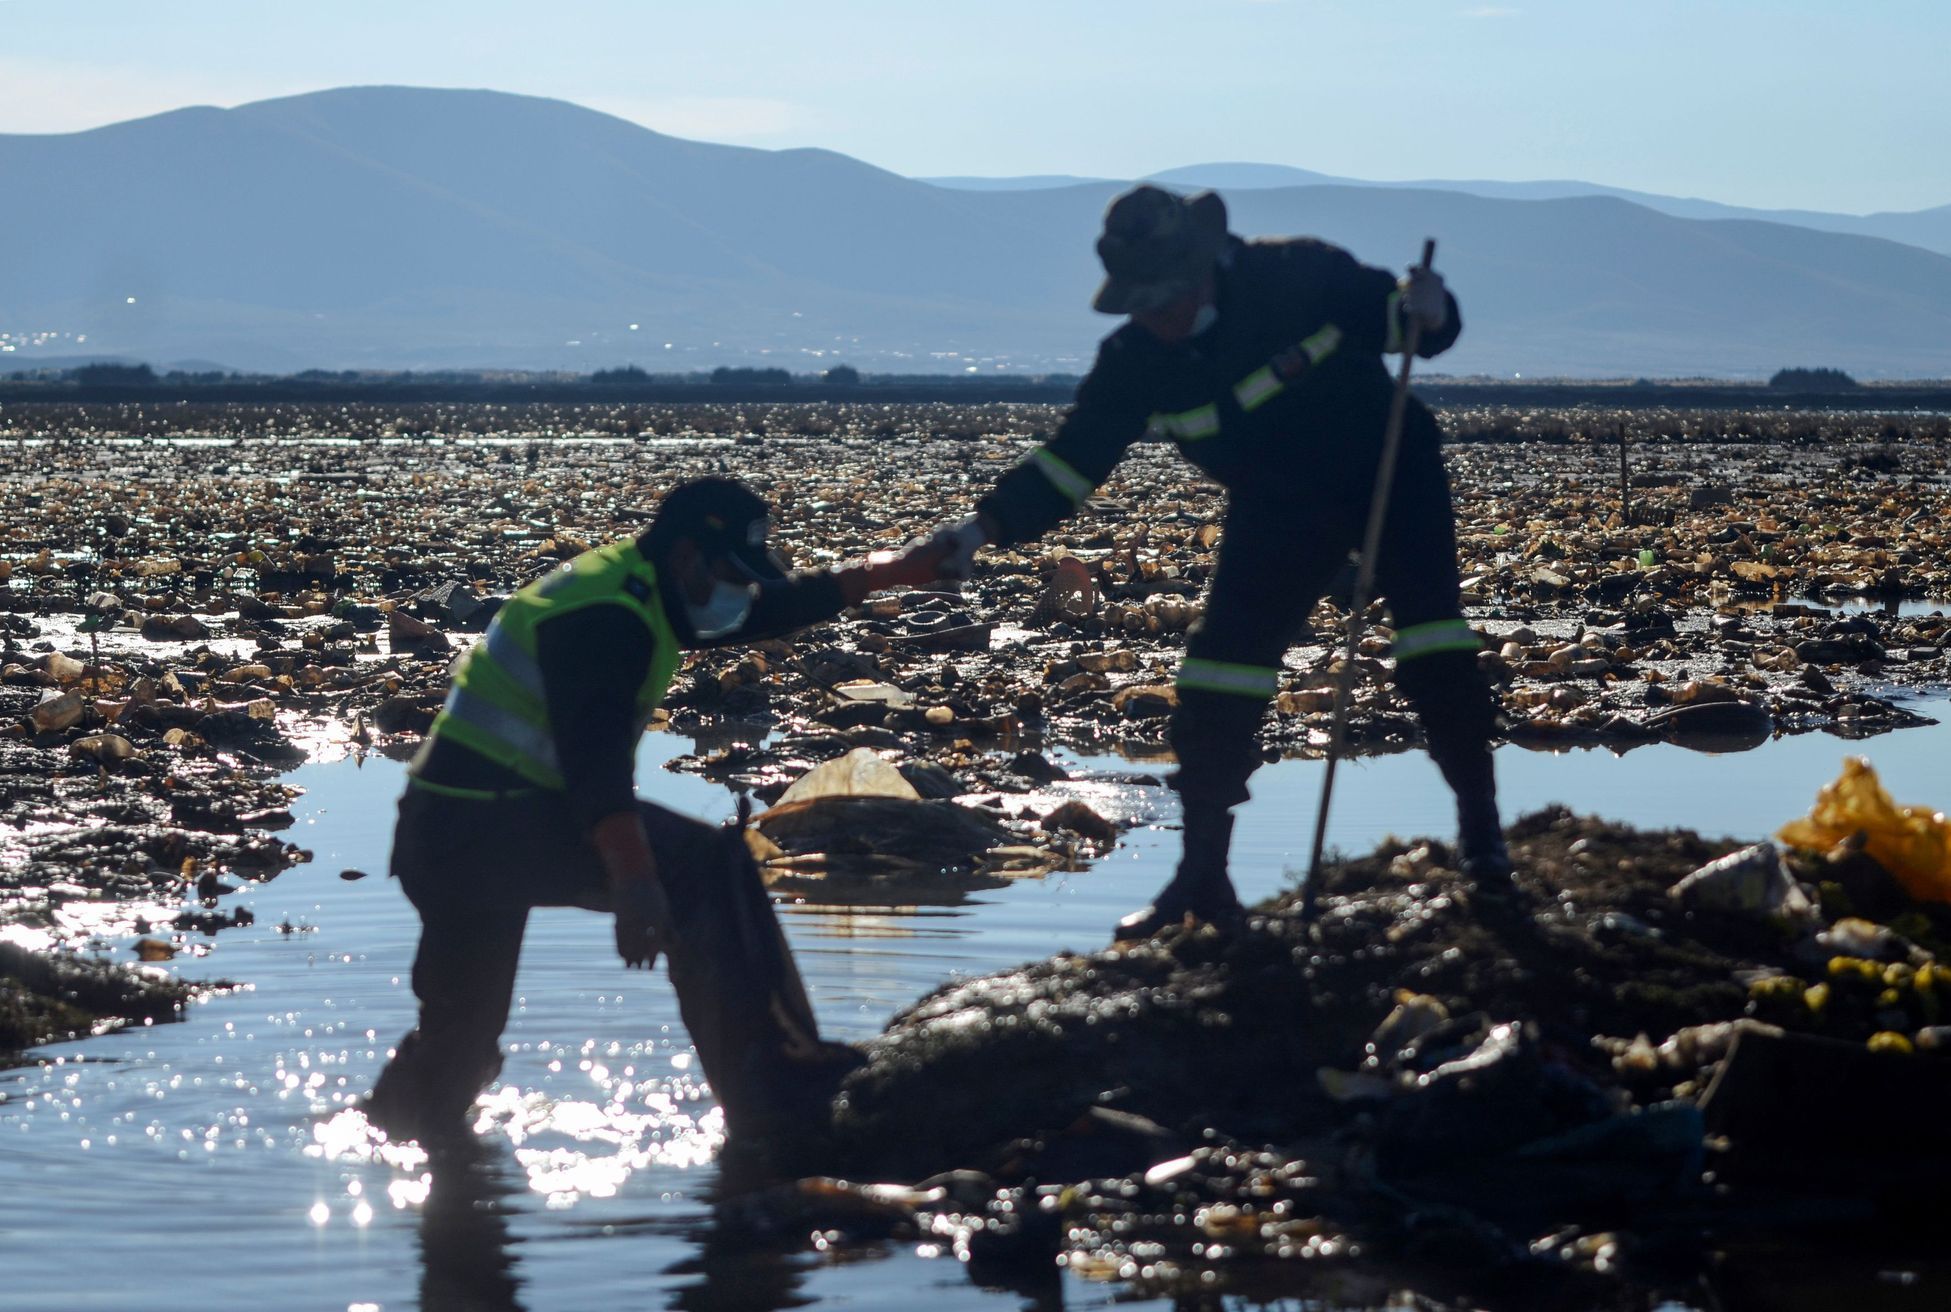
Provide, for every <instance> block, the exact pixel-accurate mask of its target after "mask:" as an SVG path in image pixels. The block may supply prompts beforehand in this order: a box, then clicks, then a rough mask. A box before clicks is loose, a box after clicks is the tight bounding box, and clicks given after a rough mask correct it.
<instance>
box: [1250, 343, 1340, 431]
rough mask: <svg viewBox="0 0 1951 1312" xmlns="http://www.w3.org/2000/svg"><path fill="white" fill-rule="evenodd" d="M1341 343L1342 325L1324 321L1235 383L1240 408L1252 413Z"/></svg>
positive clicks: (1331, 353)
mask: <svg viewBox="0 0 1951 1312" xmlns="http://www.w3.org/2000/svg"><path fill="white" fill-rule="evenodd" d="M1340 345H1341V329H1340V328H1338V327H1337V326H1335V325H1334V324H1325V325H1323V326H1322V327H1321V328H1320V329H1318V330H1317V331H1315V332H1313V333H1311V334H1309V335H1308V336H1306V337H1304V338H1302V339H1301V340H1300V341H1298V342H1296V343H1295V344H1294V345H1292V346H1290V347H1288V348H1287V349H1286V350H1284V351H1282V352H1281V353H1280V354H1279V355H1276V356H1275V357H1274V358H1273V359H1271V360H1269V361H1267V363H1265V364H1263V365H1261V366H1260V367H1259V368H1258V369H1255V370H1254V371H1253V372H1252V373H1250V374H1248V375H1247V376H1246V377H1245V378H1242V379H1241V380H1240V381H1239V382H1238V383H1236V384H1234V387H1233V399H1234V400H1235V401H1238V402H1239V403H1240V409H1242V410H1244V411H1246V412H1248V413H1249V414H1251V413H1252V412H1253V411H1255V410H1258V409H1259V408H1260V407H1261V406H1263V405H1265V404H1267V402H1269V401H1271V400H1273V399H1274V398H1275V397H1276V396H1279V395H1280V394H1281V393H1282V392H1284V391H1286V390H1287V384H1289V383H1291V382H1293V381H1294V380H1295V379H1296V378H1299V377H1300V376H1301V375H1302V374H1304V373H1306V372H1307V371H1308V370H1310V369H1312V368H1314V367H1315V366H1316V365H1318V364H1320V363H1321V362H1322V361H1323V360H1325V359H1327V358H1328V357H1329V356H1331V355H1333V354H1334V353H1335V351H1336V349H1337V348H1338V347H1340Z"/></svg>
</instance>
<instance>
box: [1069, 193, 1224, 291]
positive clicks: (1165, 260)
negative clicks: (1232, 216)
mask: <svg viewBox="0 0 1951 1312" xmlns="http://www.w3.org/2000/svg"><path fill="white" fill-rule="evenodd" d="M1225 246H1226V203H1225V202H1224V201H1222V200H1221V199H1220V198H1219V196H1218V194H1217V193H1215V192H1210V191H1202V192H1200V193H1199V194H1198V195H1196V196H1180V195H1178V194H1176V193H1174V192H1170V191H1167V190H1165V189H1164V188H1163V187H1154V186H1151V185H1150V184H1146V185H1144V186H1139V187H1133V188H1132V189H1131V190H1130V191H1127V192H1126V193H1125V194H1124V195H1122V196H1120V197H1118V198H1117V199H1116V200H1114V201H1112V202H1111V208H1110V209H1108V210H1106V211H1105V212H1104V235H1103V236H1101V237H1099V238H1098V239H1097V256H1098V258H1099V259H1100V260H1102V261H1104V272H1105V273H1106V274H1107V275H1108V276H1107V277H1106V278H1105V280H1104V285H1103V286H1102V287H1100V288H1098V289H1097V296H1096V298H1095V299H1093V300H1092V301H1091V308H1092V309H1095V310H1102V311H1103V312H1104V313H1106V314H1136V313H1138V312H1140V311H1143V310H1155V309H1157V308H1158V307H1159V306H1161V305H1169V304H1171V303H1172V302H1173V301H1175V300H1177V299H1178V298H1179V297H1181V296H1183V295H1185V294H1186V293H1187V292H1189V291H1191V290H1192V289H1193V288H1195V287H1197V286H1198V285H1199V280H1200V279H1201V278H1204V277H1205V276H1206V274H1207V273H1208V272H1209V271H1210V270H1211V269H1212V267H1213V262H1214V261H1215V260H1217V259H1218V258H1219V253H1220V251H1221V250H1223V249H1224V248H1225Z"/></svg>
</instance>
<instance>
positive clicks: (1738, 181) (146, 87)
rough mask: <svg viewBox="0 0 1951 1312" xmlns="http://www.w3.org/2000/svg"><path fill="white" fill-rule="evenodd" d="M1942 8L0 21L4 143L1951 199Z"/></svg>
mask: <svg viewBox="0 0 1951 1312" xmlns="http://www.w3.org/2000/svg"><path fill="white" fill-rule="evenodd" d="M1946 50H1951V4H1945V3H1943V0H1854V2H1850V3H1845V2H1844V0H1833V2H1832V3H1810V2H1807V0H1753V2H1750V3H1725V2H1717V0H1631V2H1630V3H1628V2H1627V0H1609V2H1604V3H1602V2H1601V0H1559V2H1557V3H1544V2H1541V0H1515V2H1514V3H1510V4H1477V3H1471V2H1470V0H1461V2H1459V0H1448V2H1442V0H1393V2H1392V3H1388V4H1381V3H1375V2H1374V0H1342V2H1339V3H1330V2H1329V0H1033V2H1026V0H981V3H964V4H947V3H942V2H941V0H830V2H829V3H825V4H815V3H810V2H808V0H712V2H711V3H704V2H702V0H700V2H698V3H690V4H668V3H660V2H658V0H550V2H549V3H540V4H538V3H533V2H531V3H506V2H504V0H408V2H407V3H401V0H380V2H375V0H332V3H330V4H325V3H317V2H316V0H167V2H158V0H0V132H17V133H45V132H71V131H78V130H82V129H86V128H89V127H96V126H100V125H101V124H104V123H110V122H116V121H120V120H123V119H128V118H135V117H140V116H142V115H146V114H152V113H158V112H161V111H163V110H167V109H173V108H177V107H180V106H183V105H191V104H214V105H225V106H228V105H236V104H242V103H245V102H247V101H251V100H258V99H263V98H266V97H271V96H279V95H289V94H295V93H299V92H304V91H315V90H320V89H323V88H326V87H333V86H346V85H357V84H375V83H396V84H407V85H415V86H447V87H485V88H491V89H495V90H501V91H517V92H524V93H528V94H534V95H545V96H555V97H559V98H561V99H565V100H571V101H575V102H577V103H580V104H584V105H588V106H590V107H592V108H596V109H601V110H605V111H608V112H610V113H613V114H617V115H620V116H622V117H625V118H628V119H631V120H634V121H635V122H638V123H641V124H643V125H644V126H646V127H650V128H654V129H656V130H658V131H661V132H667V133H671V134H674V135H677V136H685V137H693V138H697V139H701V140H708V141H722V142H731V143H735V144H740V145H749V146H759V147H768V148H778V147H788V146H822V147H826V148H828V149H832V150H838V151H842V152H844V153H846V154H849V155H853V156H856V157H858V158H860V159H864V160H867V161H868V162H870V163H873V164H877V165H880V166H881V167H883V168H888V169H892V170H894V171H896V172H899V173H906V174H911V175H921V176H928V175H944V174H981V175H1016V174H1034V173H1072V174H1084V175H1091V176H1100V177H1115V178H1128V177H1137V176H1141V175H1143V174H1146V173H1150V172H1154V171H1157V170H1160V169H1165V168H1170V167H1174V166H1177V165H1182V164H1195V163H1212V162H1221V161H1253V162H1259V163H1273V164H1291V165H1296V166H1299V167H1302V168H1308V169H1314V170H1317V171H1320V172H1324V173H1331V174H1336V175H1340V176H1346V177H1355V178H1372V179H1405V178H1451V179H1483V178H1496V179H1509V180H1530V179H1548V178H1549V179H1571V178H1576V179H1580V180H1584V181H1589V182H1600V183H1605V184H1609V185H1612V186H1620V187H1632V188H1637V189H1640V190H1644V191H1651V192H1658V193H1662V194H1667V195H1682V196H1699V197H1704V198H1707V199H1712V200H1719V201H1725V202H1728V203H1731V204H1737V205H1752V206H1758V207H1762V208H1802V209H1820V210H1835V211H1845V212H1850V213H1866V212H1870V211H1875V210H1910V209H1921V208H1925V207H1929V206H1936V205H1944V204H1951V149H1946V147H1945V142H1946V141H1947V140H1951V77H1947V76H1946V75H1945V51H1946Z"/></svg>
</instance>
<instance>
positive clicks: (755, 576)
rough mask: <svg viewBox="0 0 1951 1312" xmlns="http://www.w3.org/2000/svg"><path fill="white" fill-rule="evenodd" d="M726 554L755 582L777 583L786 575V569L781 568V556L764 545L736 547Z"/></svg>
mask: <svg viewBox="0 0 1951 1312" xmlns="http://www.w3.org/2000/svg"><path fill="white" fill-rule="evenodd" d="M725 554H726V558H727V559H729V560H730V561H731V562H732V563H733V564H734V565H736V566H737V567H738V569H739V572H740V573H742V574H745V575H747V576H748V577H750V578H751V580H752V581H753V582H754V583H776V582H778V581H779V580H780V579H783V578H785V577H786V571H785V570H783V569H781V568H780V565H779V558H778V557H777V556H775V555H773V554H772V552H771V551H769V550H768V549H767V548H765V547H763V546H751V547H734V548H733V549H732V550H730V551H728V552H726V553H725Z"/></svg>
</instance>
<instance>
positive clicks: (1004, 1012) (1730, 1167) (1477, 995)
mask: <svg viewBox="0 0 1951 1312" xmlns="http://www.w3.org/2000/svg"><path fill="white" fill-rule="evenodd" d="M1510 837H1511V841H1512V848H1513V853H1514V856H1515V858H1516V863H1517V869H1518V875H1517V880H1516V889H1515V890H1514V891H1502V892H1500V891H1498V890H1495V889H1479V888H1474V887H1472V886H1471V885H1470V883H1469V882H1468V881H1467V880H1465V879H1463V878H1462V877H1461V876H1459V875H1458V874H1457V873H1456V872H1455V870H1454V868H1453V866H1454V859H1453V855H1452V854H1451V853H1450V852H1449V851H1448V850H1447V849H1446V848H1445V847H1444V846H1443V845H1441V844H1438V843H1433V842H1424V843H1417V844H1414V845H1409V844H1404V843H1401V842H1391V843H1388V844H1385V845H1384V846H1383V847H1382V848H1380V849H1378V850H1377V851H1376V852H1375V853H1373V854H1372V855H1370V856H1368V857H1366V858H1363V859H1361V860H1357V861H1351V862H1347V863H1345V864H1341V865H1338V866H1334V867H1331V868H1330V870H1329V871H1328V872H1327V882H1326V885H1325V888H1324V892H1323V897H1322V902H1321V910H1320V914H1319V918H1318V921H1317V922H1316V923H1315V924H1312V925H1309V924H1307V923H1305V922H1304V921H1303V920H1302V917H1301V913H1300V899H1299V896H1298V894H1293V895H1288V896H1285V897H1282V898H1279V899H1276V900H1275V901H1273V902H1271V903H1269V904H1267V905H1265V906H1262V907H1260V908H1258V909H1256V910H1255V912H1254V913H1253V914H1252V916H1251V919H1250V921H1249V923H1248V926H1247V928H1246V929H1245V930H1243V931H1241V932H1239V933H1237V934H1236V935H1233V936H1222V935H1221V934H1219V933H1218V932H1216V931H1215V930H1213V929H1212V928H1210V927H1197V926H1193V925H1190V924H1188V926H1187V927H1186V928H1184V929H1182V930H1179V931H1174V932H1171V933H1168V934H1166V935H1163V936H1161V937H1159V938H1158V939H1155V940H1153V941H1150V942H1146V943H1138V944H1131V945H1118V946H1113V947H1110V948H1107V949H1105V950H1103V951H1100V952H1096V953H1090V954H1082V955H1063V956H1059V957H1055V958H1052V959H1050V960H1048V961H1042V962H1035V963H1031V964H1029V965H1026V966H1024V967H1022V968H1020V969H1017V970H1014V971H1010V972H1007V973H1004V974H1000V975H993V976H988V977H984V978H980V979H970V980H961V981H957V982H954V983H951V984H949V985H946V986H944V987H943V988H941V989H939V990H937V991H936V992H935V993H934V994H932V995H931V996H929V997H927V998H924V999H922V1000H921V1001H920V1002H918V1003H916V1004H915V1005H914V1006H912V1007H910V1008H909V1009H907V1010H906V1011H904V1012H903V1013H902V1014H900V1015H899V1016H897V1017H896V1018H895V1019H894V1020H893V1021H892V1022H891V1023H890V1024H889V1026H888V1027H887V1030H886V1032H885V1033H884V1034H883V1035H882V1036H881V1037H880V1038H878V1039H877V1040H875V1041H874V1042H873V1043H872V1044H870V1045H869V1047H868V1055H869V1058H870V1060H869V1064H868V1065H867V1066H866V1067H865V1068H864V1069H862V1070H861V1071H859V1072H857V1073H855V1074H854V1075H852V1076H851V1077H849V1079H848V1080H847V1082H846V1084H845V1085H844V1086H843V1088H842V1090H841V1093H840V1095H839V1097H838V1098H837V1100H836V1102H835V1107H834V1117H833V1125H832V1128H831V1134H830V1137H828V1138H826V1139H825V1140H824V1141H821V1142H818V1143H814V1144H803V1145H796V1146H794V1150H793V1151H794V1152H795V1153H796V1154H797V1155H796V1156H793V1157H790V1158H788V1160H793V1161H796V1162H798V1163H799V1164H800V1165H802V1166H810V1167H812V1168H813V1169H816V1170H825V1171H828V1172H831V1174H829V1175H819V1176H810V1177H808V1178H806V1179H802V1180H801V1181H800V1182H798V1183H797V1184H794V1185H791V1186H785V1187H778V1188H774V1189H772V1190H770V1191H763V1192H760V1193H758V1194H756V1195H749V1196H744V1197H741V1198H739V1199H737V1200H734V1201H733V1202H730V1203H728V1204H727V1206H728V1207H730V1208H732V1209H734V1210H735V1211H736V1212H737V1215H738V1220H739V1224H741V1225H758V1226H760V1227H761V1228H763V1227H765V1226H768V1225H770V1226H772V1227H775V1228H786V1229H791V1228H794V1227H804V1228H805V1229H807V1230H812V1231H817V1232H819V1233H821V1234H822V1235H823V1236H825V1238H826V1241H827V1244H828V1245H832V1244H838V1243H844V1242H845V1241H846V1239H847V1238H848V1237H850V1236H852V1237H856V1238H858V1239H861V1240H863V1241H865V1240H878V1239H880V1238H882V1237H885V1236H887V1235H896V1236H899V1237H902V1238H905V1239H911V1240H914V1241H916V1242H919V1243H923V1244H932V1245H935V1246H937V1247H938V1248H939V1249H940V1250H941V1251H953V1252H955V1253H956V1254H958V1255H960V1256H962V1257H964V1258H965V1259H967V1260H970V1261H972V1262H978V1263H986V1264H990V1265H992V1266H993V1265H998V1264H1000V1265H1002V1266H1006V1267H1016V1268H1019V1269H1023V1270H1049V1269H1053V1268H1055V1267H1057V1266H1062V1267H1065V1268H1068V1269H1071V1270H1074V1271H1079V1272H1082V1273H1085V1274H1088V1275H1093V1276H1101V1277H1104V1278H1108V1279H1117V1280H1126V1281H1134V1282H1138V1283H1140V1284H1143V1285H1148V1286H1157V1287H1159V1288H1163V1289H1180V1290H1192V1289H1197V1290H1207V1291H1210V1290H1213V1289H1215V1288H1221V1289H1225V1288H1251V1287H1255V1285H1256V1283H1257V1282H1263V1281H1265V1280H1266V1279H1267V1278H1268V1274H1267V1273H1268V1266H1269V1264H1276V1265H1279V1264H1289V1263H1292V1262H1293V1261H1294V1259H1304V1260H1305V1261H1306V1262H1307V1264H1308V1269H1309V1270H1315V1269H1317V1268H1318V1267H1320V1266H1321V1265H1324V1264H1325V1265H1329V1266H1332V1265H1333V1264H1334V1263H1335V1262H1336V1261H1337V1260H1339V1261H1341V1262H1343V1264H1344V1265H1348V1264H1351V1263H1352V1262H1353V1261H1354V1260H1355V1259H1366V1260H1367V1261H1369V1262H1373V1261H1374V1260H1375V1259H1378V1258H1379V1259H1383V1260H1384V1261H1385V1262H1401V1261H1419V1262H1434V1263H1437V1264H1439V1265H1441V1266H1444V1267H1448V1268H1452V1269H1456V1268H1462V1269H1469V1270H1473V1271H1475V1272H1477V1273H1478V1274H1479V1275H1482V1274H1484V1273H1496V1274H1497V1275H1498V1277H1499V1278H1503V1277H1506V1276H1510V1275H1512V1274H1513V1273H1519V1272H1532V1273H1535V1272H1538V1271H1549V1272H1553V1273H1558V1274H1564V1273H1567V1272H1579V1273H1583V1274H1585V1275H1594V1276H1618V1275H1621V1274H1625V1275H1627V1276H1629V1277H1631V1278H1633V1279H1645V1278H1648V1277H1647V1269H1648V1264H1653V1265H1659V1266H1664V1265H1665V1264H1670V1263H1672V1262H1673V1261H1675V1260H1679V1259H1683V1258H1685V1256H1686V1255H1688V1254H1692V1255H1694V1256H1696V1257H1697V1256H1698V1254H1699V1253H1700V1252H1701V1251H1702V1250H1703V1248H1704V1246H1705V1245H1707V1244H1710V1243H1714V1242H1719V1241H1726V1240H1728V1239H1729V1238H1745V1239H1749V1240H1753V1239H1756V1238H1757V1237H1765V1236H1772V1237H1775V1238H1779V1237H1780V1235H1781V1234H1782V1233H1783V1232H1784V1230H1785V1229H1792V1228H1793V1227H1794V1226H1795V1225H1797V1224H1819V1225H1821V1226H1823V1227H1825V1228H1826V1233H1827V1238H1828V1240H1829V1241H1830V1242H1836V1241H1837V1240H1838V1238H1839V1236H1840V1235H1842V1234H1844V1233H1846V1232H1847V1231H1848V1229H1849V1226H1850V1225H1852V1224H1870V1225H1872V1226H1873V1227H1874V1228H1875V1230H1876V1233H1877V1234H1878V1236H1879V1237H1880V1238H1883V1239H1890V1238H1892V1236H1893V1235H1894V1236H1902V1235H1904V1234H1906V1233H1907V1232H1908V1231H1909V1230H1911V1229H1914V1226H1913V1224H1912V1223H1914V1222H1915V1221H1917V1220H1918V1218H1919V1217H1920V1215H1937V1214H1938V1212H1937V1211H1936V1210H1935V1203H1936V1202H1937V1201H1938V1200H1939V1199H1940V1198H1941V1190H1942V1181H1943V1178H1944V1175H1943V1173H1944V1171H1945V1170H1946V1169H1947V1168H1951V1123H1947V1122H1946V1121H1945V1119H1944V1118H1943V1116H1942V1107H1943V1105H1944V1100H1945V1098H1946V1097H1951V822H1947V821H1946V820H1945V818H1944V817H1943V816H1942V815H1939V814H1935V813H1931V812H1929V811H1927V810H1924V809H1920V808H1908V809H1906V808H1900V807H1897V806H1895V805H1894V804H1893V803H1891V802H1890V800H1889V799H1888V797H1887V796H1886V795H1884V794H1883V792H1882V790H1881V788H1880V786H1879V785H1878V783H1877V781H1876V779H1875V776H1874V773H1873V772H1872V771H1871V770H1870V769H1869V767H1868V766H1867V765H1866V764H1864V763H1861V762H1853V763H1851V765H1850V766H1849V768H1848V770H1847V771H1846V773H1845V775H1844V776H1843V778H1842V779H1840V780H1838V782H1837V783H1836V784H1835V785H1833V786H1831V787H1830V788H1828V789H1825V790H1824V793H1823V796H1822V797H1821V798H1820V799H1819V800H1818V803H1817V806H1816V808H1815V810H1814V811H1813V812H1812V814H1811V815H1810V817H1809V818H1808V819H1806V820H1802V821H1797V822H1795V823H1794V824H1791V825H1789V826H1787V827H1786V828H1785V829H1784V831H1783V834H1782V836H1781V841H1780V843H1779V844H1778V843H1776V842H1765V843H1760V844H1756V845H1752V846H1749V847H1745V848H1735V847H1733V845H1731V844H1729V843H1725V842H1721V843H1714V842H1709V841H1707V840H1704V839H1702V838H1701V837H1699V836H1698V835H1696V834H1693V833H1689V832H1684V831H1670V832H1643V831H1638V830H1633V829H1629V828H1625V827H1622V826H1617V825H1612V824H1607V823H1604V822H1601V821H1597V820H1593V819H1590V818H1583V817H1579V816H1575V815H1572V814H1570V813H1569V812H1566V811H1563V810H1556V809H1554V810H1548V811H1544V812H1540V813H1537V814H1534V815H1530V816H1526V817H1525V818H1523V819H1522V820H1520V821H1519V822H1518V823H1517V824H1516V825H1515V826H1513V828H1512V830H1511V834H1510ZM1886 863H1887V864H1886ZM1865 1100H1867V1101H1868V1104H1870V1105H1874V1106H1875V1107H1877V1108H1878V1109H1879V1111H1878V1112H1877V1113H1876V1114H1872V1115H1864V1114H1862V1113H1861V1107H1862V1106H1863V1105H1864V1104H1865ZM918 1107H926V1108H927V1109H928V1114H927V1115H925V1116H924V1115H917V1114H916V1112H915V1109H916V1108H918ZM1850 1108H1856V1109H1857V1110H1849V1109H1850ZM841 1176H844V1177H845V1178H846V1179H851V1180H862V1179H872V1180H880V1181H891V1182H894V1183H886V1184H881V1185H876V1186H872V1187H862V1186H857V1185H852V1184H843V1183H840V1182H839V1181H838V1178H837V1177H841ZM1920 1208H1922V1209H1924V1211H1923V1212H1921V1213H1920V1212H1919V1210H1918V1209H1920ZM1893 1227H1894V1228H1893ZM802 1232H803V1231H802ZM1685 1264H1686V1263H1685V1261H1682V1265H1683V1266H1684V1265H1685ZM1358 1269H1359V1268H1358ZM1216 1282H1217V1283H1216Z"/></svg>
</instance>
